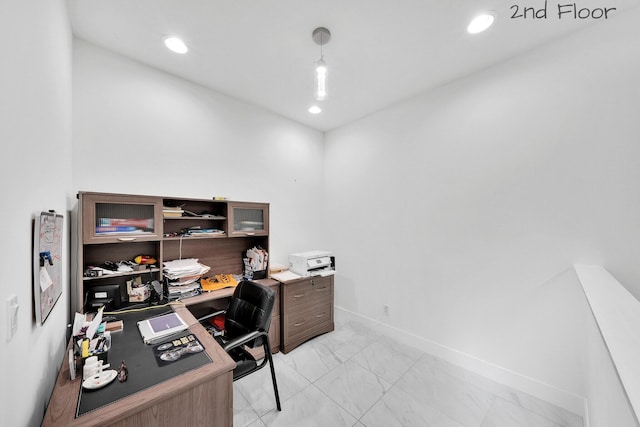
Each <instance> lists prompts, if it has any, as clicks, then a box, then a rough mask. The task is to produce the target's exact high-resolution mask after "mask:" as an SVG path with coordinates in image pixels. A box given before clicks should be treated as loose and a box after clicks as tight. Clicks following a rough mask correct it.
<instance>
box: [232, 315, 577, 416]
mask: <svg viewBox="0 0 640 427" xmlns="http://www.w3.org/2000/svg"><path fill="white" fill-rule="evenodd" d="M274 364H275V369H276V375H277V378H278V387H279V390H280V400H281V403H282V412H278V411H277V410H276V404H275V398H274V395H273V388H272V385H271V377H270V373H269V369H268V367H265V368H264V369H262V370H260V371H259V372H256V373H254V374H252V375H249V376H247V377H245V378H243V379H241V380H239V381H237V382H235V383H234V395H233V398H234V417H233V422H234V426H236V427H244V426H250V427H263V426H269V427H271V426H274V427H276V426H283V427H305V426H308V427H316V426H330V427H339V426H349V427H351V426H354V427H365V426H366V427H393V426H403V427H410V426H419V427H427V426H436V427H440V426H442V427H521V426H522V427H524V426H526V427H582V426H583V422H582V418H581V417H580V416H578V415H576V414H573V413H570V412H568V411H566V410H564V409H562V408H558V407H556V406H554V405H551V404H549V403H546V402H544V401H541V400H539V399H537V398H535V397H532V396H530V395H527V394H525V393H523V392H520V391H517V390H513V389H510V388H508V387H506V386H504V385H501V384H498V383H495V382H493V381H490V380H488V379H486V378H484V377H481V376H479V375H477V374H474V373H472V372H469V371H466V370H464V369H461V368H459V367H457V366H454V365H452V364H449V363H447V362H446V361H444V360H441V359H438V358H435V357H433V356H431V355H429V354H426V353H424V352H422V351H419V350H416V349H414V348H411V347H409V346H406V345H403V344H400V343H397V342H394V341H393V340H391V339H390V338H388V337H384V336H380V335H379V334H377V333H376V332H375V331H373V330H372V329H368V328H367V327H365V326H363V325H362V324H360V323H357V322H345V323H341V324H339V323H336V330H335V331H333V332H330V333H328V334H325V335H322V336H319V337H316V338H314V339H313V340H311V341H308V342H306V343H305V344H303V345H302V346H300V347H298V348H296V349H294V350H293V351H291V352H289V353H288V354H284V353H277V354H275V355H274Z"/></svg>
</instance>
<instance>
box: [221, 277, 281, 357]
mask: <svg viewBox="0 0 640 427" xmlns="http://www.w3.org/2000/svg"><path fill="white" fill-rule="evenodd" d="M275 299H276V293H275V291H274V290H273V289H270V288H268V287H266V286H264V285H261V284H259V283H256V282H253V281H250V280H243V281H241V282H240V283H238V286H237V287H236V290H235V291H234V292H233V296H232V297H231V301H230V302H229V307H228V308H227V313H226V315H225V320H224V329H225V336H226V337H227V338H230V339H233V338H236V337H238V336H240V335H243V334H246V333H247V332H251V331H265V332H268V331H269V325H270V324H271V313H272V312H273V305H274V303H275ZM261 344H262V341H261V340H258V341H257V342H254V343H253V346H257V345H261Z"/></svg>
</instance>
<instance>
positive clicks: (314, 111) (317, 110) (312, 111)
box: [309, 105, 322, 114]
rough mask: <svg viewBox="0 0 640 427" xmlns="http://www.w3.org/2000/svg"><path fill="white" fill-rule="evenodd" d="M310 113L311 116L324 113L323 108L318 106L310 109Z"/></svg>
mask: <svg viewBox="0 0 640 427" xmlns="http://www.w3.org/2000/svg"><path fill="white" fill-rule="evenodd" d="M309 112H310V113H311V114H318V113H321V112H322V108H320V107H318V106H317V105H312V106H311V107H309Z"/></svg>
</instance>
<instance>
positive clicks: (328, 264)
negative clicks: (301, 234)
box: [289, 251, 335, 277]
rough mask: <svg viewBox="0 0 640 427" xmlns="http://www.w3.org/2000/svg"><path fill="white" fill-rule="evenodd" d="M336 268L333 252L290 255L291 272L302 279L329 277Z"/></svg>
mask: <svg viewBox="0 0 640 427" xmlns="http://www.w3.org/2000/svg"><path fill="white" fill-rule="evenodd" d="M334 268H335V261H334V257H333V256H331V252H326V251H309V252H300V253H297V254H290V255H289V270H290V271H292V272H293V273H296V274H298V275H300V276H302V277H309V276H328V275H331V274H333V272H334Z"/></svg>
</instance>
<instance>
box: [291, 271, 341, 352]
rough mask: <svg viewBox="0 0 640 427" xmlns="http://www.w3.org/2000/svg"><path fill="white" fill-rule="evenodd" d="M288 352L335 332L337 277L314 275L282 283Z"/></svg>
mask: <svg viewBox="0 0 640 427" xmlns="http://www.w3.org/2000/svg"><path fill="white" fill-rule="evenodd" d="M281 297H282V298H281V304H280V309H281V317H282V334H281V337H280V338H281V343H280V344H281V349H282V351H283V352H284V353H287V352H289V351H291V350H293V349H294V348H295V347H297V346H299V345H300V344H302V343H303V342H305V341H307V340H309V339H311V338H313V337H315V336H318V335H320V334H323V333H325V332H329V331H333V329H334V323H333V276H328V277H310V278H306V279H301V280H296V281H295V282H290V283H286V284H282V285H281Z"/></svg>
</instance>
